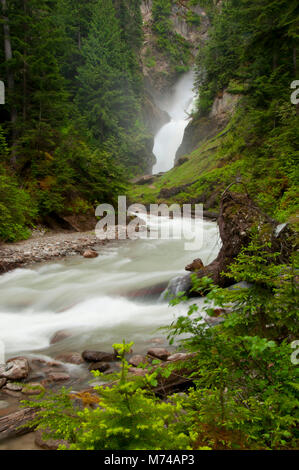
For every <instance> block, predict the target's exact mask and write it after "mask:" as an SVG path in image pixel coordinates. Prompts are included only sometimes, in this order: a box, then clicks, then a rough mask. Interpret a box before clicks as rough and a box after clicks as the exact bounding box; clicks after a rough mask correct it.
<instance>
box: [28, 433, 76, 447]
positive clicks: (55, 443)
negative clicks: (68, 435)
mask: <svg viewBox="0 0 299 470" xmlns="http://www.w3.org/2000/svg"><path fill="white" fill-rule="evenodd" d="M46 435H47V433H45V432H43V431H41V430H40V431H36V433H35V444H36V445H37V446H38V447H41V448H42V449H45V450H57V449H58V447H59V446H60V445H65V446H66V447H69V444H68V442H67V441H63V440H62V439H47V437H46Z"/></svg>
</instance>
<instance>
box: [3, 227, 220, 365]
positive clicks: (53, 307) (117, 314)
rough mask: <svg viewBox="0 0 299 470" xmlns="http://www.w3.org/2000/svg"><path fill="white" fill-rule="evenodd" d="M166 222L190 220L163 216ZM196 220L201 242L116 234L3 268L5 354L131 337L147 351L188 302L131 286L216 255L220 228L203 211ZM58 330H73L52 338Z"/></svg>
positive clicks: (100, 345)
mask: <svg viewBox="0 0 299 470" xmlns="http://www.w3.org/2000/svg"><path fill="white" fill-rule="evenodd" d="M146 223H147V224H151V223H156V221H155V220H154V221H152V220H147V222H146ZM162 223H164V224H180V223H181V224H184V223H185V221H184V219H169V218H163V220H162ZM196 227H197V230H203V246H202V247H201V248H199V250H195V249H194V251H185V250H184V243H185V240H184V239H170V240H162V239H158V240H153V239H151V240H146V239H142V238H140V239H137V240H126V241H122V242H120V241H115V242H109V244H108V245H106V246H104V247H101V251H100V252H99V257H98V258H95V259H85V258H82V257H81V256H75V257H71V258H66V259H64V260H59V262H50V263H46V264H42V265H34V266H33V267H30V268H27V269H16V270H14V271H12V272H9V273H6V274H4V275H2V276H1V277H0V340H2V341H4V344H5V352H6V357H7V358H8V357H12V356H13V355H16V354H21V353H26V354H27V355H28V353H38V354H43V355H46V356H50V357H55V355H57V354H59V353H60V352H67V351H78V352H82V351H83V350H84V349H87V348H88V349H100V350H105V349H106V350H107V349H108V350H111V345H112V344H113V343H115V342H117V343H118V342H122V340H123V339H125V340H126V341H134V343H135V346H134V351H135V352H144V351H145V350H146V348H148V347H149V344H147V343H148V341H149V340H150V339H151V338H153V337H155V336H161V335H162V334H161V332H158V333H157V328H159V327H161V326H165V325H169V324H170V323H171V321H172V320H173V319H174V318H175V317H177V316H178V315H179V314H180V313H182V312H186V310H187V307H186V306H183V305H178V306H177V307H170V306H169V305H168V301H167V300H161V299H160V300H159V299H158V296H157V297H156V298H154V299H152V298H151V299H150V298H144V299H142V298H141V299H140V298H138V299H137V298H136V297H134V296H133V297H132V296H131V295H130V293H131V292H133V291H135V292H136V291H138V290H141V289H146V288H148V287H151V286H155V285H157V284H159V283H164V282H165V283H167V282H168V281H169V280H170V279H172V278H174V277H176V276H177V275H178V274H180V273H181V274H184V273H185V271H184V266H185V265H186V264H187V263H189V262H191V261H192V260H193V259H194V258H196V257H201V258H202V260H203V262H204V263H205V264H206V263H209V262H210V261H212V260H213V259H214V258H215V257H216V256H217V253H218V251H219V234H218V228H217V226H216V224H215V223H213V222H209V221H205V220H202V219H198V221H197V222H196ZM198 302H199V303H200V302H201V300H199V301H198ZM61 330H66V331H68V332H69V333H70V334H71V336H70V337H69V338H67V339H65V340H64V341H62V342H59V343H56V344H54V345H50V339H51V337H52V336H53V334H54V333H56V332H57V331H61Z"/></svg>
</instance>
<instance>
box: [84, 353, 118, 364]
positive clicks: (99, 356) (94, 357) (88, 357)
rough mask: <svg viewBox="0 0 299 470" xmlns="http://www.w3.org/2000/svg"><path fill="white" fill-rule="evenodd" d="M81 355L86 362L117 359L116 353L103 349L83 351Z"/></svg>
mask: <svg viewBox="0 0 299 470" xmlns="http://www.w3.org/2000/svg"><path fill="white" fill-rule="evenodd" d="M82 357H83V359H84V361H86V362H114V361H116V360H117V354H116V353H115V352H114V353H107V352H103V351H83V353H82Z"/></svg>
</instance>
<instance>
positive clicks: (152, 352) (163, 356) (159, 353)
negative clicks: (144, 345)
mask: <svg viewBox="0 0 299 470" xmlns="http://www.w3.org/2000/svg"><path fill="white" fill-rule="evenodd" d="M147 354H148V355H149V356H151V357H154V358H155V359H160V360H161V361H167V358H168V356H170V352H169V351H167V350H166V349H164V348H151V349H149V350H148V352H147Z"/></svg>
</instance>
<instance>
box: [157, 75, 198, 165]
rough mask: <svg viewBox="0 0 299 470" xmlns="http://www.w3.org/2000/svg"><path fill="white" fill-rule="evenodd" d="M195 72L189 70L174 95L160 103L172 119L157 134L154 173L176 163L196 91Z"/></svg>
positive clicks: (179, 82)
mask: <svg viewBox="0 0 299 470" xmlns="http://www.w3.org/2000/svg"><path fill="white" fill-rule="evenodd" d="M193 84H194V73H193V72H188V73H186V74H185V75H183V77H182V78H181V79H180V80H179V81H178V83H177V84H176V86H175V89H174V93H173V94H172V96H170V97H168V98H167V99H165V101H162V102H161V103H159V106H160V108H161V109H163V110H164V111H167V113H168V114H169V116H170V118H171V120H170V122H168V123H167V124H165V125H164V126H163V127H162V128H161V129H160V130H159V132H158V133H157V134H156V136H155V143H154V148H153V153H154V155H155V157H156V159H157V163H156V164H155V166H154V168H153V173H154V174H155V173H159V172H164V171H168V170H170V169H171V168H172V167H173V165H174V160H175V155H176V152H177V150H178V148H179V146H180V145H181V143H182V140H183V137H184V131H185V129H186V127H187V125H188V123H189V120H190V119H189V113H191V111H192V108H193V105H194V101H195V92H194V90H193Z"/></svg>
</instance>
